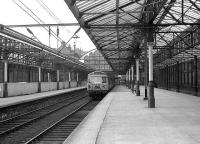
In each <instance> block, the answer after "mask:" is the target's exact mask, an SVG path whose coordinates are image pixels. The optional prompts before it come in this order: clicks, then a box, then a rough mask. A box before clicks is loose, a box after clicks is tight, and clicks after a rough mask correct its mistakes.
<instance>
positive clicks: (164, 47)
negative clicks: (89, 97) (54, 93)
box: [65, 0, 200, 74]
mask: <svg viewBox="0 0 200 144" xmlns="http://www.w3.org/2000/svg"><path fill="white" fill-rule="evenodd" d="M65 2H66V4H67V5H68V7H69V8H70V10H71V11H72V13H73V14H74V16H75V17H76V19H77V20H78V22H79V24H80V25H81V27H82V28H83V29H84V30H85V31H86V33H87V34H88V35H89V37H90V39H91V40H92V41H93V43H94V44H95V45H96V47H97V49H98V50H99V51H100V52H101V53H102V55H103V56H104V58H105V59H106V60H107V62H108V63H109V64H110V65H111V67H112V69H113V70H114V71H116V72H118V73H119V74H124V73H125V72H126V71H127V69H128V68H130V66H131V65H132V64H134V61H135V59H137V58H139V59H140V61H141V62H142V63H143V62H144V54H145V45H146V42H145V41H146V40H147V42H151V43H152V42H153V45H154V47H153V48H154V50H153V53H154V66H158V67H159V66H164V65H166V64H171V63H174V62H176V61H180V60H188V59H190V58H193V57H194V56H199V53H200V51H199V48H198V46H195V45H192V44H190V42H189V41H190V39H192V36H193V35H194V32H195V31H196V30H197V29H198V28H199V25H200V22H199V18H200V1H198V0H65ZM188 34H190V39H189V38H188V39H189V40H188V41H185V37H186V35H188ZM177 41H182V42H183V45H184V47H181V46H175V44H176V42H177ZM192 41H193V39H192ZM179 44H180V43H179ZM185 45H186V46H187V47H186V46H185Z"/></svg>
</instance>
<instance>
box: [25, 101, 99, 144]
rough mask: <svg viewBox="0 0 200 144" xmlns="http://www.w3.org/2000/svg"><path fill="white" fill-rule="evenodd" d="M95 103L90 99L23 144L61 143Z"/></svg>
mask: <svg viewBox="0 0 200 144" xmlns="http://www.w3.org/2000/svg"><path fill="white" fill-rule="evenodd" d="M97 104H98V102H97V101H90V102H88V103H86V104H84V105H82V106H80V107H79V108H77V109H76V110H74V111H73V112H71V113H70V114H69V115H67V116H64V117H63V118H62V119H60V120H59V121H57V122H56V123H55V124H53V125H51V126H49V127H48V128H47V129H45V130H44V131H42V132H41V133H39V134H38V135H36V136H34V137H32V138H31V139H30V140H29V141H27V142H26V143H25V144H44V143H46V144H51V143H52V144H61V143H62V142H63V141H64V140H65V139H66V138H67V137H68V136H69V135H70V134H71V132H72V131H73V130H74V129H75V128H76V126H78V124H79V123H80V122H81V121H82V120H83V119H84V118H85V117H86V116H87V114H88V113H89V112H90V111H91V110H92V109H93V108H94V107H95V106H96V105H97Z"/></svg>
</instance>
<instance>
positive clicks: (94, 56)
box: [84, 50, 112, 71]
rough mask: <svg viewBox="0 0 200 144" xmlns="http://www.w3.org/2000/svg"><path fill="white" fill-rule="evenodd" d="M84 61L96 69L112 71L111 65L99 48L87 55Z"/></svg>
mask: <svg viewBox="0 0 200 144" xmlns="http://www.w3.org/2000/svg"><path fill="white" fill-rule="evenodd" d="M84 63H85V64H87V65H88V66H90V67H91V68H94V69H96V70H100V71H112V69H111V67H110V65H109V64H108V63H107V61H106V60H105V59H104V57H103V56H102V54H101V53H100V52H99V51H98V50H96V51H94V52H91V53H90V54H89V55H88V56H85V57H84Z"/></svg>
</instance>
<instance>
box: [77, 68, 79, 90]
mask: <svg viewBox="0 0 200 144" xmlns="http://www.w3.org/2000/svg"><path fill="white" fill-rule="evenodd" d="M76 81H77V87H78V86H79V84H78V72H77V73H76Z"/></svg>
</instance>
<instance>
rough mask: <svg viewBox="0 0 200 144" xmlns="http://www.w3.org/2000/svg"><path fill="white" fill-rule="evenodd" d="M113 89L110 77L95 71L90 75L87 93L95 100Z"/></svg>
mask: <svg viewBox="0 0 200 144" xmlns="http://www.w3.org/2000/svg"><path fill="white" fill-rule="evenodd" d="M111 87H112V83H111V81H110V79H109V77H108V75H107V74H106V73H104V72H101V71H94V72H92V73H89V74H88V81H87V91H88V94H89V95H90V97H92V98H93V99H99V98H102V96H103V95H105V94H106V93H107V91H108V90H109V89H110V88H111Z"/></svg>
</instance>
